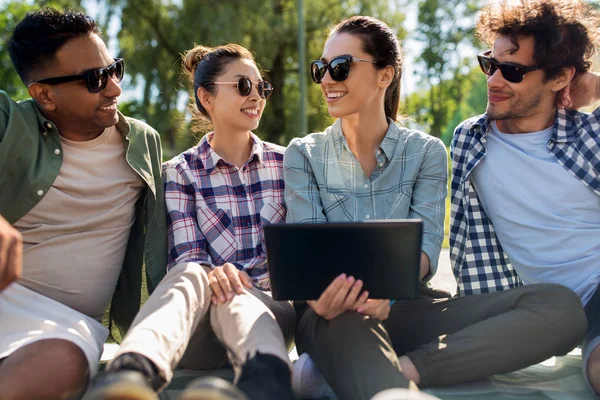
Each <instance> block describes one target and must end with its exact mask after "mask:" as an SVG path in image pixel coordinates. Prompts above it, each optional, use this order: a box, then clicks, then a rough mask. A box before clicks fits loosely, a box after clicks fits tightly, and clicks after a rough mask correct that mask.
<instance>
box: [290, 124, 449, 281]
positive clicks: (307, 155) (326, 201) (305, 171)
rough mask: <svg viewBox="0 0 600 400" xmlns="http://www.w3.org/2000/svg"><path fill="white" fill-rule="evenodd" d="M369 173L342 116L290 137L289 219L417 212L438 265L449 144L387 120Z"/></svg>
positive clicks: (415, 215)
mask: <svg viewBox="0 0 600 400" xmlns="http://www.w3.org/2000/svg"><path fill="white" fill-rule="evenodd" d="M375 157H376V159H377V166H376V168H375V170H374V171H373V173H372V174H371V176H370V177H367V176H366V175H365V173H364V172H363V170H362V168H361V166H360V163H359V162H358V160H357V159H356V157H354V155H353V154H352V152H351V151H350V149H349V148H348V143H347V142H346V138H345V137H344V134H343V133H342V126H341V120H338V121H336V123H335V124H333V126H330V127H329V128H327V129H326V130H325V132H322V133H313V134H310V135H308V136H306V137H303V138H297V139H294V140H292V141H291V142H290V145H289V146H288V148H287V150H286V151H285V158H284V160H285V162H284V165H285V167H284V170H285V184H286V187H285V200H286V204H287V206H288V214H287V221H288V222H357V221H370V220H377V219H380V220H381V219H402V218H419V219H421V220H422V221H423V245H422V250H423V251H424V252H425V253H426V254H427V256H428V257H429V260H430V274H429V275H428V276H427V278H430V277H431V276H432V275H433V274H434V273H435V271H436V269H437V263H438V258H439V254H440V249H441V247H442V239H443V237H444V215H445V201H446V193H447V180H448V156H447V154H446V147H445V146H444V145H443V143H442V142H441V141H440V140H439V139H436V138H434V137H433V136H429V135H426V134H424V133H421V132H418V131H414V130H408V129H406V128H401V127H399V126H398V125H396V123H395V122H393V121H391V120H390V124H389V128H388V130H387V132H386V134H385V137H384V139H383V141H382V142H381V145H380V147H379V149H378V150H377V152H376V154H375Z"/></svg>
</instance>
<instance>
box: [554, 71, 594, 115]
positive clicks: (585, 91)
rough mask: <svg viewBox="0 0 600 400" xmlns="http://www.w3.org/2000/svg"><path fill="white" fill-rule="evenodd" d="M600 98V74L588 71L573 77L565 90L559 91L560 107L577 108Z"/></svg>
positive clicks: (557, 99)
mask: <svg viewBox="0 0 600 400" xmlns="http://www.w3.org/2000/svg"><path fill="white" fill-rule="evenodd" d="M598 100H600V76H598V75H596V74H593V73H591V72H586V73H584V74H581V75H579V76H578V77H577V78H575V79H573V80H572V81H571V83H570V84H569V85H568V86H567V87H565V88H564V89H563V90H561V91H560V92H558V96H557V97H556V103H557V106H558V107H564V108H569V109H573V110H577V109H579V108H581V107H585V106H589V105H591V104H593V103H594V102H596V101H598Z"/></svg>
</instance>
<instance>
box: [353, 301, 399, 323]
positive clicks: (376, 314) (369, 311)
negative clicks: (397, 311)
mask: <svg viewBox="0 0 600 400" xmlns="http://www.w3.org/2000/svg"><path fill="white" fill-rule="evenodd" d="M390 309H391V306H390V301H389V300H376V299H369V300H367V302H366V303H365V304H363V305H362V306H360V307H358V309H357V310H356V311H357V312H359V313H360V314H364V315H368V316H369V317H371V318H377V319H379V320H381V321H385V320H386V319H387V318H388V317H389V315H390Z"/></svg>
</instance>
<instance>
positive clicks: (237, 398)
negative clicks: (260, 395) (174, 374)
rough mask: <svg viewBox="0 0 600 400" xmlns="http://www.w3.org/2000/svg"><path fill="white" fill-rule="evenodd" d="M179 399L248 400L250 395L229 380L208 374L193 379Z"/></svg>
mask: <svg viewBox="0 0 600 400" xmlns="http://www.w3.org/2000/svg"><path fill="white" fill-rule="evenodd" d="M179 400H248V397H246V395H245V394H244V393H242V391H240V390H239V389H238V388H236V387H235V386H233V384H231V383H229V382H228V381H226V380H224V379H221V378H217V377H214V376H207V377H203V378H198V379H196V380H194V381H192V382H191V383H190V384H189V385H188V386H187V388H186V389H185V391H184V392H183V393H182V394H181V396H180V397H179Z"/></svg>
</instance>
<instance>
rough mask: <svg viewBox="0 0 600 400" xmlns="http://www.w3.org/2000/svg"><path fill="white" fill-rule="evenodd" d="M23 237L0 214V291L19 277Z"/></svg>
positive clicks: (21, 266)
mask: <svg viewBox="0 0 600 400" xmlns="http://www.w3.org/2000/svg"><path fill="white" fill-rule="evenodd" d="M22 270H23V237H22V236H21V233H20V232H19V231H17V230H16V229H15V228H13V227H12V226H11V225H10V224H9V223H8V222H7V221H6V220H5V219H4V218H2V217H1V216H0V291H3V290H4V289H6V287H7V286H8V285H10V284H11V283H12V282H13V281H14V280H16V279H18V278H20V277H21V271H22Z"/></svg>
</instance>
